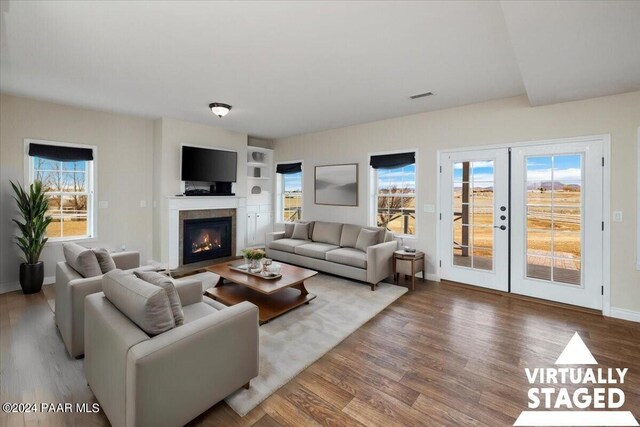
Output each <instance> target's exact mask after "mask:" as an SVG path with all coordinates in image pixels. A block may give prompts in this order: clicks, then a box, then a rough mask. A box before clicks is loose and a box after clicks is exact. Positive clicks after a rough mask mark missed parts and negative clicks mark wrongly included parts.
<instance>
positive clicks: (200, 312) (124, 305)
mask: <svg viewBox="0 0 640 427" xmlns="http://www.w3.org/2000/svg"><path fill="white" fill-rule="evenodd" d="M103 280H104V283H103V287H104V293H103V292H99V293H94V294H92V295H89V296H87V297H86V298H85V301H84V305H85V322H86V323H85V360H84V368H85V373H86V378H87V383H88V384H89V386H90V387H91V390H92V391H93V393H94V394H95V396H96V399H97V400H98V402H99V403H100V406H101V408H102V410H103V411H104V413H105V414H106V415H107V418H109V421H110V422H111V424H112V425H113V426H118V427H124V426H127V427H134V426H135V427H146V426H149V427H151V426H153V427H162V426H179V425H184V424H186V423H188V422H189V421H190V420H192V419H193V418H195V417H197V416H198V415H200V414H201V413H202V412H204V411H206V410H207V409H208V408H210V407H211V406H213V405H214V404H216V403H217V402H219V401H220V400H222V399H224V398H225V397H226V396H228V395H229V394H231V393H233V392H234V391H236V390H238V389H240V388H241V387H243V386H244V387H245V388H248V387H249V381H250V380H251V379H252V378H255V377H256V376H257V375H258V340H259V337H258V308H257V307H256V306H255V305H253V304H251V303H249V302H246V301H245V302H242V303H239V304H236V305H234V306H232V307H225V306H223V305H222V304H219V303H217V302H215V301H213V300H211V299H209V298H203V296H202V285H201V284H200V282H198V281H195V282H182V283H176V284H175V288H176V290H177V293H178V296H179V299H180V304H181V306H182V312H183V316H184V323H183V324H181V325H180V326H174V325H170V326H169V329H168V330H166V328H165V330H164V332H161V333H159V334H157V335H153V334H150V333H147V332H145V330H146V329H143V328H145V327H149V324H150V323H151V324H152V325H154V327H155V326H157V325H160V324H162V321H163V319H166V318H167V317H170V318H171V321H173V318H172V317H171V316H172V309H171V307H170V305H169V302H168V300H167V301H166V302H165V301H163V300H161V299H159V298H166V297H167V293H166V292H165V290H164V289H162V288H160V287H157V286H155V285H151V284H149V283H147V282H144V281H142V280H140V279H138V278H136V277H134V276H133V275H132V274H127V273H125V272H121V271H115V272H110V273H107V274H105V275H104V278H103ZM163 293H164V297H162V296H161V295H160V294H163ZM105 294H107V295H108V297H107V296H105ZM162 303H164V305H163V304H162ZM125 313H127V314H125Z"/></svg>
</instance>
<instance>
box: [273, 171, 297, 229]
mask: <svg viewBox="0 0 640 427" xmlns="http://www.w3.org/2000/svg"><path fill="white" fill-rule="evenodd" d="M276 174H277V177H278V182H277V185H278V206H277V210H278V218H277V220H278V221H279V222H294V221H298V220H300V219H302V188H303V187H302V162H296V163H280V164H278V165H277V166H276Z"/></svg>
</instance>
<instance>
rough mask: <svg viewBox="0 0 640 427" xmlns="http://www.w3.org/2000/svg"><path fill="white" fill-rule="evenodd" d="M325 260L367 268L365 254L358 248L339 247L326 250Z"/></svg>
mask: <svg viewBox="0 0 640 427" xmlns="http://www.w3.org/2000/svg"><path fill="white" fill-rule="evenodd" d="M327 261H331V262H336V263H338V264H344V265H350V266H352V267H358V268H367V254H366V252H362V251H361V250H360V249H354V248H340V249H334V250H332V251H329V252H327Z"/></svg>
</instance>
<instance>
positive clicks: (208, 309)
mask: <svg viewBox="0 0 640 427" xmlns="http://www.w3.org/2000/svg"><path fill="white" fill-rule="evenodd" d="M217 312H218V310H216V309H215V308H213V307H212V306H211V305H210V304H205V303H204V302H199V303H197V304H191V305H188V306H186V307H185V308H184V323H190V322H193V321H194V320H198V319H200V318H202V317H205V316H208V315H210V314H213V313H217Z"/></svg>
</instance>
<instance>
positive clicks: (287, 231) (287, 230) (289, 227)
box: [284, 222, 295, 239]
mask: <svg viewBox="0 0 640 427" xmlns="http://www.w3.org/2000/svg"><path fill="white" fill-rule="evenodd" d="M294 227H295V224H294V223H293V222H287V223H286V224H285V225H284V238H285V239H290V238H291V236H293V229H294Z"/></svg>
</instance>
